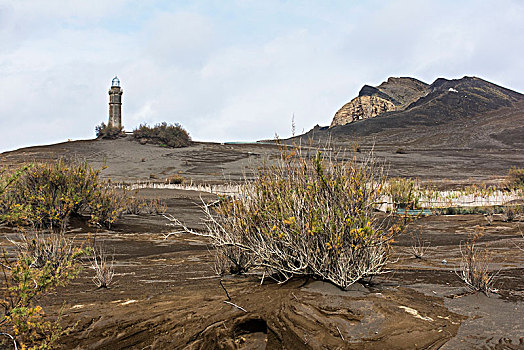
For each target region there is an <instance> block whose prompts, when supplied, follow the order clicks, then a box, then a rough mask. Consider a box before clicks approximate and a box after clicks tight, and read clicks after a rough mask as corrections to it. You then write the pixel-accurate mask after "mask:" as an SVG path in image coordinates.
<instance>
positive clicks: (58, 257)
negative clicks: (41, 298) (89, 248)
mask: <svg viewBox="0 0 524 350" xmlns="http://www.w3.org/2000/svg"><path fill="white" fill-rule="evenodd" d="M9 241H10V242H11V243H12V244H13V245H14V246H15V247H16V248H17V250H18V254H20V255H22V256H24V257H27V258H28V259H29V260H30V261H31V267H34V268H41V267H43V266H45V265H46V264H50V265H51V266H53V268H54V269H59V268H61V267H64V266H65V265H66V264H68V263H69V262H70V261H71V260H73V259H74V256H75V255H76V254H77V248H75V246H74V244H73V238H67V237H66V236H65V228H64V227H62V228H61V229H60V230H59V231H58V232H55V231H54V230H53V229H46V230H40V229H36V228H33V230H31V231H23V232H21V233H20V235H19V239H18V240H12V239H9Z"/></svg>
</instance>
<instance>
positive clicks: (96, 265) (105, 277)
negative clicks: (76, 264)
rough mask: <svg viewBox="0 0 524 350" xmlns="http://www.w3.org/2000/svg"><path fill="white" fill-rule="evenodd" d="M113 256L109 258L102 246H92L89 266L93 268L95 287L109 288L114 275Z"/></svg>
mask: <svg viewBox="0 0 524 350" xmlns="http://www.w3.org/2000/svg"><path fill="white" fill-rule="evenodd" d="M114 260H115V259H114V256H112V257H111V259H109V257H108V256H107V253H106V252H105V251H104V249H102V247H98V248H96V247H93V250H92V254H91V268H92V269H93V270H94V272H95V275H94V276H93V282H94V283H95V285H96V286H97V288H109V286H110V285H111V283H112V282H113V277H114V275H115V269H114V266H113V265H114Z"/></svg>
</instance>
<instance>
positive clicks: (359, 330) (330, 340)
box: [2, 190, 524, 349]
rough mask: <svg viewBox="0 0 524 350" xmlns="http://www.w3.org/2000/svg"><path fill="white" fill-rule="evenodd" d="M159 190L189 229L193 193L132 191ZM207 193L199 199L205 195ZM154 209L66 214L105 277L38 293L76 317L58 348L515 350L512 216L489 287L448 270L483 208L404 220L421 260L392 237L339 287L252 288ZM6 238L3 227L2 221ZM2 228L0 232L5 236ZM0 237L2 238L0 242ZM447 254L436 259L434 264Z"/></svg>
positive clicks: (523, 287) (518, 326)
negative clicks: (364, 276) (481, 288)
mask: <svg viewBox="0 0 524 350" xmlns="http://www.w3.org/2000/svg"><path fill="white" fill-rule="evenodd" d="M140 195H141V196H144V197H162V198H164V199H165V200H166V202H167V204H168V205H169V210H168V212H169V213H170V214H173V215H175V216H176V217H178V218H180V219H181V220H182V221H184V222H185V223H187V224H188V225H189V226H190V227H191V228H194V229H199V228H202V227H201V223H200V217H201V214H200V210H199V207H198V205H197V203H198V202H199V201H200V196H201V194H200V193H198V192H191V191H179V190H142V191H141V193H140ZM209 199H212V196H211V195H204V200H209ZM166 222H167V220H166V219H165V218H163V217H161V216H140V217H138V216H126V217H124V218H123V219H122V220H121V221H120V223H119V224H118V225H117V226H116V227H114V228H113V230H112V231H99V232H95V231H94V229H93V228H90V227H86V226H84V225H82V224H81V223H80V222H72V223H71V228H70V233H68V234H69V235H74V236H75V237H76V239H78V240H82V239H85V238H86V237H88V236H90V237H91V238H93V237H94V238H95V239H96V240H97V242H98V243H101V242H102V243H103V244H104V247H105V249H106V250H108V251H109V252H114V257H115V262H116V277H115V284H114V285H113V286H112V288H111V289H108V290H96V289H95V287H94V285H93V284H92V283H91V280H90V279H91V276H92V275H91V273H92V271H91V270H89V269H88V268H86V269H84V270H83V272H82V274H81V276H80V277H79V278H78V279H76V280H75V281H74V282H73V283H72V285H69V286H68V287H67V288H65V289H60V290H57V291H56V293H54V294H53V295H51V296H48V297H46V298H45V299H43V300H42V305H43V306H44V309H46V310H48V312H58V310H59V309H60V308H61V307H63V314H64V315H63V321H64V322H65V323H67V324H75V323H76V322H78V323H77V325H76V327H75V329H74V331H73V332H72V333H71V334H70V335H69V336H67V337H64V339H62V341H61V343H62V346H63V348H64V349H186V348H187V349H283V348H284V349H400V348H402V349H406V348H409V349H415V348H419V349H436V348H442V349H476V348H487V349H519V348H522V347H523V340H524V338H522V337H523V336H524V319H523V317H522V316H521V315H522V312H523V311H524V308H523V307H524V304H523V303H524V301H523V300H524V283H523V282H524V275H523V271H524V267H523V263H524V252H523V251H521V250H519V249H517V246H519V245H520V246H521V247H524V239H522V237H521V234H520V232H519V225H520V230H522V226H523V225H522V223H505V222H502V221H500V220H495V221H494V222H493V224H492V225H491V226H487V227H486V229H485V234H484V236H483V238H482V242H481V244H488V245H489V247H490V249H491V251H492V254H493V262H494V265H493V267H494V268H495V269H496V270H498V269H500V272H499V275H498V279H497V282H496V287H497V288H498V289H499V290H500V292H499V294H498V295H492V296H491V297H489V298H488V297H486V296H484V295H479V294H472V293H469V292H468V290H467V289H466V288H465V287H464V285H463V284H462V282H461V281H460V280H459V278H458V277H457V276H456V274H455V272H454V271H455V269H456V267H457V266H458V263H459V257H460V249H459V245H460V242H461V241H464V240H465V239H466V238H467V235H468V234H469V233H470V232H471V231H472V230H474V227H475V226H476V225H482V226H486V225H485V220H484V218H483V217H482V216H475V215H470V216H431V217H426V218H422V219H420V220H419V221H417V222H415V223H414V224H412V225H411V226H410V230H411V231H414V230H418V231H419V232H421V233H422V239H423V240H424V241H427V242H429V245H430V246H429V248H428V250H427V252H426V255H425V258H424V259H422V260H421V259H416V258H414V257H413V256H412V255H411V254H410V247H411V244H412V242H411V234H410V233H409V232H407V233H406V234H404V235H402V236H400V237H399V238H398V240H397V242H396V243H395V257H394V259H393V261H394V262H393V263H392V264H391V265H390V266H389V269H390V272H389V273H388V274H385V275H383V276H380V277H379V278H375V279H374V280H373V281H372V282H373V283H372V284H369V285H362V284H356V285H354V286H353V287H352V288H351V290H349V291H345V292H344V291H341V290H339V289H338V288H336V287H334V286H332V285H330V284H328V283H324V282H322V281H315V280H312V279H309V280H308V279H295V280H291V281H290V282H288V283H286V284H284V285H277V284H275V283H271V282H270V281H266V282H264V284H263V285H260V279H259V278H257V276H255V275H248V276H242V277H226V278H223V282H222V283H223V285H224V287H225V288H226V289H227V291H228V293H229V295H230V296H231V301H230V302H231V303H232V304H235V305H237V306H239V307H241V308H243V309H245V311H246V312H244V311H242V310H241V309H240V308H237V307H235V306H234V305H231V304H228V303H225V302H224V301H227V298H226V294H225V292H224V289H222V287H221V286H220V284H219V281H220V279H219V278H217V277H216V276H215V274H214V270H213V260H214V253H213V252H212V251H210V250H209V247H208V245H206V241H205V240H204V239H202V238H200V237H195V236H191V235H187V234H180V235H173V236H171V237H169V238H168V239H164V235H163V233H166V232H169V230H170V227H168V226H166ZM3 231H4V232H5V235H7V236H10V235H13V233H12V232H9V230H7V229H5V228H4V229H3ZM3 236H4V235H3ZM2 243H3V244H6V242H5V239H4V241H3V242H2ZM443 260H446V263H445V264H444V263H442V261H443Z"/></svg>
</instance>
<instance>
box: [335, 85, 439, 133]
mask: <svg viewBox="0 0 524 350" xmlns="http://www.w3.org/2000/svg"><path fill="white" fill-rule="evenodd" d="M429 90H430V89H429V85H428V84H426V83H424V82H422V81H420V80H417V79H414V78H405V77H404V78H393V77H392V78H389V79H388V80H387V81H385V82H383V83H382V84H380V85H379V86H377V87H373V86H369V85H364V87H362V89H361V90H360V92H359V94H358V96H357V97H355V98H354V99H353V100H351V101H350V102H348V103H346V104H345V105H344V106H342V108H340V109H339V110H338V111H337V113H336V114H335V116H334V117H333V121H332V122H331V127H333V126H337V125H345V124H348V123H351V122H353V121H355V120H360V119H368V118H373V117H376V116H378V115H380V114H383V113H385V112H391V111H399V110H404V109H405V108H407V107H408V106H409V105H410V104H411V103H413V102H415V101H417V100H418V99H419V98H421V97H423V96H425V95H426V94H428V92H429Z"/></svg>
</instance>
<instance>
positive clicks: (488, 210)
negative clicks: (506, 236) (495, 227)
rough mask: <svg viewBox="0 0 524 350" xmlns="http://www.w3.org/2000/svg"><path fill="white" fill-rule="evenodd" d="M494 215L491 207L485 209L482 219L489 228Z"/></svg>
mask: <svg viewBox="0 0 524 350" xmlns="http://www.w3.org/2000/svg"><path fill="white" fill-rule="evenodd" d="M494 215H495V210H494V209H493V207H488V208H486V213H485V214H484V218H485V219H486V221H487V222H488V226H491V224H492V223H493V217H494Z"/></svg>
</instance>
